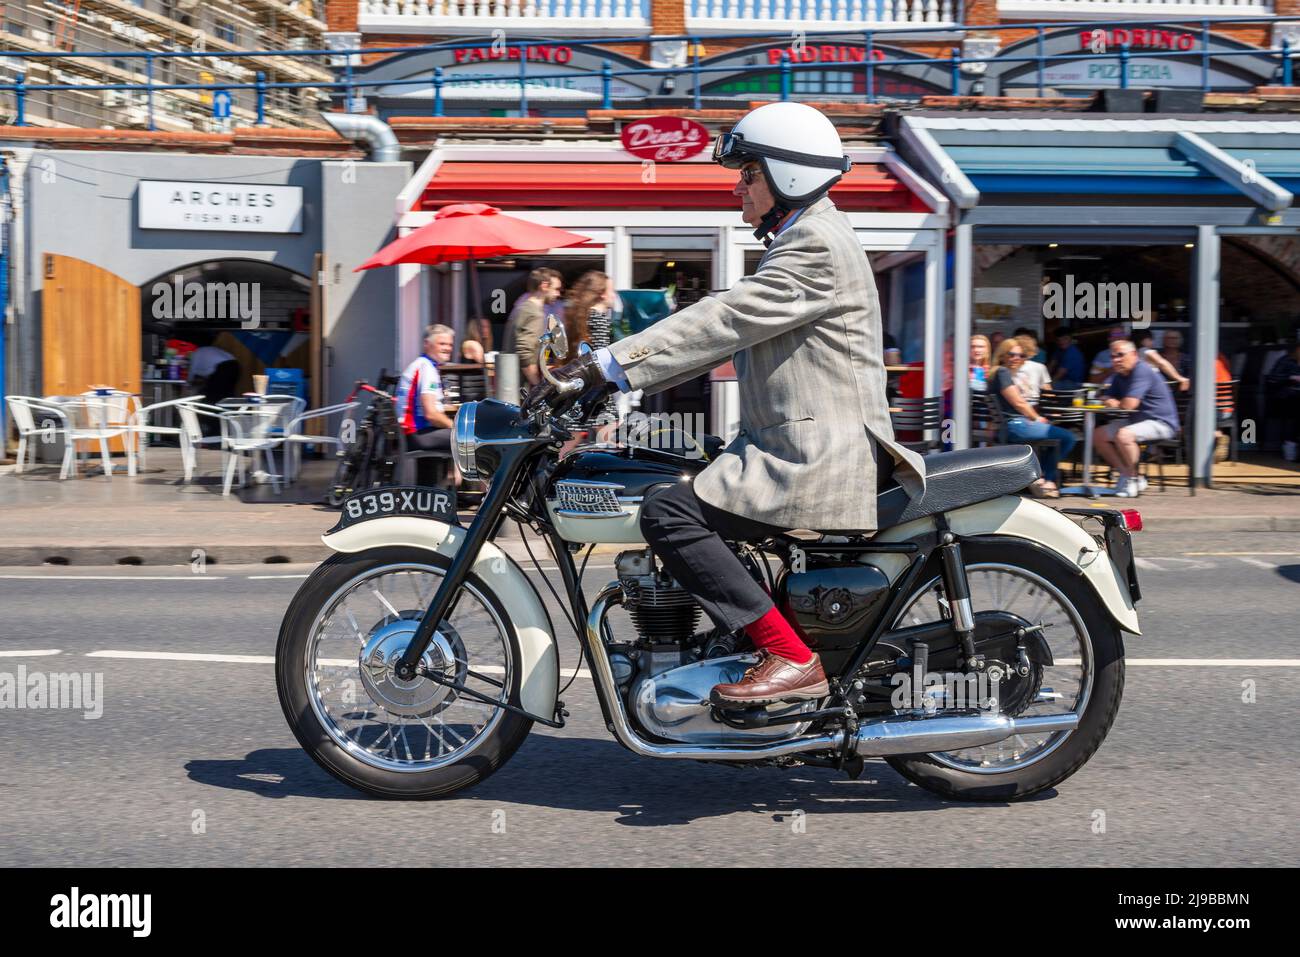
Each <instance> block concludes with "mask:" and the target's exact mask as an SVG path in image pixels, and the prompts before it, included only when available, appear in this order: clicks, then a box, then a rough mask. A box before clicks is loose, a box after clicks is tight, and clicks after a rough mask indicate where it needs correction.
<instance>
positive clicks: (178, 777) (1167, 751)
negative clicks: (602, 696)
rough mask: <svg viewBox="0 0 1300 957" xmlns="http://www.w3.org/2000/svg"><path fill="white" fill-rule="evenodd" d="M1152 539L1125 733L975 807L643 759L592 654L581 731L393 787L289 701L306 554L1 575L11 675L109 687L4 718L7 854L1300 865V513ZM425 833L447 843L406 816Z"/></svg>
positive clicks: (1171, 531)
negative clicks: (372, 786) (286, 685)
mask: <svg viewBox="0 0 1300 957" xmlns="http://www.w3.org/2000/svg"><path fill="white" fill-rule="evenodd" d="M114 481H115V482H116V480H114ZM122 484H123V485H124V486H125V485H126V484H127V483H122ZM1197 500H1198V501H1206V500H1202V498H1201V496H1197ZM276 510H277V509H276V508H272V509H270V511H269V512H268V514H274V512H275V511H276ZM6 511H7V512H13V511H14V510H13V509H8V510H6ZM307 514H309V515H310V514H311V512H310V510H308V511H307ZM1135 542H1136V548H1137V554H1138V567H1139V570H1140V571H1139V573H1140V575H1141V580H1142V589H1143V593H1144V596H1145V597H1144V598H1143V600H1142V602H1141V604H1140V606H1139V610H1140V615H1141V620H1142V627H1143V631H1144V634H1143V636H1142V637H1134V636H1125V637H1126V641H1125V645H1126V650H1127V655H1128V664H1127V678H1126V684H1125V689H1124V700H1123V703H1122V704H1121V706H1120V709H1119V714H1118V717H1117V719H1116V722H1115V725H1114V727H1113V729H1112V730H1111V732H1110V734H1109V736H1108V738H1107V740H1106V741H1105V743H1104V744H1103V745H1102V747H1101V749H1100V750H1099V751H1098V752H1097V754H1096V755H1094V756H1093V758H1092V759H1091V760H1090V761H1089V762H1088V763H1087V764H1086V765H1085V766H1084V767H1083V768H1082V769H1081V770H1080V771H1079V772H1078V773H1077V774H1075V775H1074V776H1073V777H1071V778H1069V779H1068V780H1066V781H1065V782H1063V783H1061V784H1060V785H1059V786H1058V787H1057V788H1055V789H1054V790H1051V791H1048V792H1045V793H1044V794H1042V795H1040V796H1039V797H1037V798H1035V799H1034V800H1030V801H1027V802H1024V803H1019V804H998V803H994V804H980V805H964V804H957V803H953V802H949V801H945V800H942V799H940V798H938V797H936V796H934V795H932V794H929V793H928V792H925V791H923V790H921V789H919V788H917V787H915V786H913V785H911V784H909V783H908V782H907V781H905V780H904V779H903V778H901V777H900V776H899V775H898V774H896V773H895V772H894V771H893V769H891V768H890V767H889V766H887V765H886V764H884V763H883V762H881V761H879V760H872V761H869V762H868V763H867V767H866V773H865V774H864V775H863V776H862V778H861V779H859V780H856V781H853V780H849V779H848V778H847V777H846V776H844V775H842V774H838V773H835V772H832V771H828V770H824V769H818V768H798V769H794V770H779V769H738V768H730V767H717V766H710V765H707V764H699V763H694V762H680V761H655V760H650V759H645V758H638V757H635V756H634V755H632V754H630V753H629V752H627V751H625V750H624V749H623V748H621V747H620V746H619V745H618V744H617V743H616V742H615V741H614V740H613V739H612V738H611V737H610V735H609V734H608V732H606V730H605V728H604V726H603V722H602V720H601V716H600V711H599V708H598V706H597V704H596V699H595V693H594V689H593V687H592V685H591V681H590V678H589V676H588V675H587V672H586V669H585V668H581V669H580V670H579V671H578V676H577V678H576V680H575V681H574V683H573V685H572V687H570V688H569V689H568V690H567V691H566V692H565V693H564V695H563V698H564V700H565V702H566V704H567V706H568V709H569V711H570V712H571V713H572V717H571V718H570V719H569V720H568V723H567V725H566V727H564V728H563V729H560V730H550V729H545V728H539V727H534V729H533V731H532V732H531V733H530V734H529V736H528V738H527V739H526V740H525V741H524V743H523V745H522V746H521V748H520V749H519V751H518V752H517V753H516V754H515V755H514V756H513V757H512V758H511V760H510V761H509V762H508V763H507V764H506V765H505V766H503V767H502V768H501V769H500V770H499V771H498V772H497V773H496V774H494V775H493V776H492V777H490V778H488V779H487V780H486V781H484V782H483V783H482V784H480V785H479V786H478V787H475V788H473V789H470V790H468V791H465V792H462V793H460V794H458V795H455V796H454V797H452V798H449V799H446V800H441V801H436V802H429V803H408V802H382V803H381V802H379V801H376V800H373V799H370V798H367V797H365V796H363V795H361V794H358V793H356V792H354V791H352V790H350V789H349V788H347V787H345V786H344V785H342V784H340V783H338V782H336V781H334V780H333V779H332V778H330V777H328V776H327V775H326V774H325V773H324V772H323V771H321V770H320V769H319V768H317V767H316V765H315V764H313V763H312V762H311V760H310V759H309V758H308V757H307V756H306V755H305V754H304V753H303V752H302V751H301V749H300V748H299V747H298V745H297V743H296V742H295V740H294V738H293V736H292V734H291V733H290V731H289V728H288V726H287V725H286V723H285V720H284V716H283V715H282V713H281V710H280V705H279V703H278V701H277V698H276V692H275V683H274V671H273V667H272V665H271V661H272V655H273V654H274V647H275V640H276V634H277V630H278V627H279V623H280V619H281V617H282V615H283V614H284V609H285V607H286V606H287V605H288V603H289V601H290V599H291V598H292V596H293V594H294V592H295V591H296V589H297V588H298V587H299V586H300V585H301V584H302V580H303V579H304V578H305V577H306V575H307V574H308V572H309V571H310V566H309V565H297V564H290V565H281V566H277V567H274V568H268V567H266V566H263V565H256V566H240V565H227V566H226V567H224V568H221V567H218V568H215V569H208V571H207V572H206V573H205V574H202V575H198V574H193V573H192V571H191V570H190V569H174V568H173V569H167V568H157V569H151V568H132V567H107V568H89V567H87V568H57V567H49V566H46V567H40V568H29V569H18V568H5V569H0V609H3V612H2V613H0V620H2V621H3V627H0V673H9V674H16V673H17V672H18V669H19V668H23V669H25V672H24V673H25V674H26V675H28V676H29V678H30V676H31V675H32V674H33V673H47V674H49V675H51V676H52V675H55V674H67V673H81V674H87V675H91V676H98V679H99V680H101V681H102V694H100V695H99V697H98V703H99V705H100V706H101V707H102V710H101V712H100V715H99V716H98V717H96V718H93V719H90V720H88V719H87V718H85V717H83V714H84V713H86V712H85V711H84V710H77V709H76V708H61V709H55V708H49V707H46V708H44V709H40V710H33V709H19V710H5V711H3V712H0V714H2V719H0V754H3V755H4V760H3V761H0V793H3V794H4V800H3V801H0V834H3V835H5V839H4V840H0V866H29V865H45V866H111V867H131V866H144V865H158V866H176V865H180V866H234V865H245V866H249V865H251V866H266V865H276V866H297V865H333V866H345V867H355V866H403V865H432V866H440V865H462V866H464V865H468V866H499V865H514V866H520V865H523V866H528V865H550V866H558V867H579V866H598V865H628V864H631V865H633V866H673V865H697V866H708V867H714V868H717V867H750V868H752V867H763V866H769V867H770V866H778V867H779V866H796V865H842V866H843V865H848V866H860V867H867V868H880V867H899V866H902V867H906V866H915V865H928V866H934V865H936V864H939V865H958V866H981V865H982V866H1048V867H1062V868H1064V867H1143V866H1176V867H1189V868H1191V867H1196V868H1203V867H1224V866H1245V867H1289V866H1294V864H1295V848H1296V841H1297V828H1296V820H1295V813H1294V807H1295V802H1294V795H1295V793H1296V790H1297V787H1300V744H1298V743H1297V742H1298V741H1300V739H1298V738H1297V736H1296V735H1295V734H1294V733H1293V732H1294V728H1295V720H1294V716H1295V715H1296V714H1297V713H1300V684H1298V683H1297V681H1296V678H1297V676H1300V654H1298V653H1297V648H1296V629H1295V609H1296V607H1297V602H1296V596H1297V594H1298V592H1297V588H1300V534H1298V533H1295V532H1243V531H1223V532H1212V533H1206V532H1204V531H1203V530H1202V529H1199V528H1198V527H1197V526H1195V525H1191V524H1181V525H1180V524H1177V523H1173V524H1169V525H1167V526H1166V527H1165V529H1164V530H1163V531H1146V532H1143V533H1142V534H1140V535H1138V536H1136V537H1135ZM611 560H612V559H611V557H610V556H600V555H598V556H595V557H593V559H592V563H591V566H590V567H589V568H588V569H587V575H586V580H585V584H586V588H587V591H588V594H591V593H592V591H593V590H594V589H595V588H597V587H599V586H600V585H602V584H604V583H605V582H606V581H608V580H609V579H610V577H611V576H612V573H613V570H612V568H611V567H610V564H609V563H610V561H611ZM530 574H532V575H533V576H534V578H535V579H536V578H537V577H539V576H538V575H537V573H535V572H530ZM542 594H543V596H544V599H545V601H546V602H547V604H548V606H550V607H551V609H552V613H553V617H554V618H555V621H556V622H557V625H558V626H559V628H560V631H561V634H560V635H559V643H560V649H561V666H562V668H563V669H564V672H565V674H566V675H567V674H571V673H572V671H573V669H574V666H575V665H577V664H579V663H580V661H579V658H578V654H577V646H576V642H575V638H574V636H573V634H572V633H571V632H570V631H568V629H567V626H566V625H565V624H564V622H563V619H562V618H561V617H560V615H559V614H558V610H557V609H556V608H555V605H554V601H553V599H552V598H551V597H550V596H549V595H548V594H547V593H546V592H545V590H544V589H543V591H542ZM615 627H616V634H617V635H620V636H622V635H624V634H625V629H626V623H625V622H624V621H622V620H620V621H618V622H616V623H615ZM1288 714H1290V715H1292V718H1289V719H1288V718H1287V717H1286V715H1288ZM377 821H382V825H381V826H378V827H377V826H376V823H377ZM411 833H418V834H422V835H426V836H427V837H428V840H424V841H415V842H411V841H406V840H398V839H388V838H387V835H401V834H411Z"/></svg>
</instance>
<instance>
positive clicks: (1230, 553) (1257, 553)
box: [1185, 552, 1300, 556]
mask: <svg viewBox="0 0 1300 957" xmlns="http://www.w3.org/2000/svg"><path fill="white" fill-rule="evenodd" d="M1185 554H1187V555H1237V556H1240V555H1293V556H1294V555H1300V552H1186V553H1185Z"/></svg>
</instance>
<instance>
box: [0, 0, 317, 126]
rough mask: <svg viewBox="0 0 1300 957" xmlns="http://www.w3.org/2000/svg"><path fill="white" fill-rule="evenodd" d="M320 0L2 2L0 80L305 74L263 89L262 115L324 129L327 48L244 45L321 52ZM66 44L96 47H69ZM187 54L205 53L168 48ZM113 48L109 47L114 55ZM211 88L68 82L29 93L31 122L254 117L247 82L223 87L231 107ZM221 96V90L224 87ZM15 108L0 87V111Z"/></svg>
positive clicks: (207, 121)
mask: <svg viewBox="0 0 1300 957" xmlns="http://www.w3.org/2000/svg"><path fill="white" fill-rule="evenodd" d="M323 7H324V3H323V0H292V2H283V0H239V2H235V0H135V2H132V0H24V2H17V3H15V2H0V50H9V51H15V52H17V53H20V54H22V56H5V57H0V83H12V82H14V81H15V80H16V79H17V78H18V76H20V75H21V76H23V77H24V81H25V82H26V83H31V84H59V85H67V86H70V87H77V86H105V85H119V84H161V85H164V86H165V85H168V84H185V85H190V84H199V85H211V86H214V87H219V86H220V85H221V84H226V83H229V84H232V85H235V84H244V85H251V84H253V83H254V82H255V81H256V80H257V77H258V75H259V74H261V76H262V78H263V79H264V80H265V81H266V82H267V83H268V84H276V83H297V84H308V85H304V86H301V87H297V88H292V89H286V88H283V87H278V88H277V87H272V88H271V89H269V90H268V91H267V97H266V100H265V110H264V119H265V120H266V121H268V122H272V123H274V124H275V125H277V126H290V127H321V126H322V125H323V124H322V122H321V120H320V119H319V117H318V116H317V115H316V114H317V111H318V109H319V108H320V107H321V106H322V105H323V104H324V103H325V101H326V100H327V98H328V95H329V91H328V90H327V89H318V88H315V87H313V86H311V85H309V84H313V83H329V82H331V81H332V80H333V79H334V73H333V71H332V70H331V69H330V64H329V58H328V57H327V56H317V57H301V56H298V57H288V56H279V55H276V54H275V53H273V52H270V53H259V54H258V55H256V56H240V57H232V56H230V55H229V54H232V53H236V52H239V51H249V50H256V51H262V50H270V51H275V50H283V51H294V50H319V49H321V48H322V46H323V40H322V36H323V34H324V33H325V30H326V26H325V23H324V20H323V19H322V17H323V14H324V10H323ZM69 53H83V54H84V53H90V54H98V55H96V56H86V57H75V58H74V57H69V56H67V54H69ZM167 53H185V54H195V53H199V54H203V55H201V56H192V55H191V56H183V57H175V56H173V57H169V56H165V55H162V54H167ZM113 54H116V55H113ZM215 92H217V91H216V90H214V89H206V90H159V91H158V92H156V93H155V94H154V95H153V97H152V103H150V102H148V98H147V97H146V95H145V94H144V93H141V92H139V91H136V90H102V89H88V90H78V89H66V90H53V91H51V90H45V91H40V92H36V91H33V92H32V93H29V94H27V97H26V101H25V103H24V113H25V119H26V122H27V123H29V124H32V125H40V126H76V127H107V128H113V129H144V128H147V127H148V126H149V125H150V124H151V123H152V125H153V127H154V128H156V129H162V130H197V131H209V132H215V131H220V130H223V129H225V128H227V127H228V126H229V124H231V123H232V122H233V123H235V124H241V123H251V122H255V121H256V120H257V112H256V94H255V93H254V92H253V91H252V90H251V89H243V90H230V91H227V92H228V95H229V97H230V116H229V117H228V118H218V117H217V116H215V115H214V114H215V113H216V112H217V111H216V110H215V109H214V103H213V99H214V93H215ZM223 99H224V97H223ZM15 111H16V104H15V102H14V94H13V93H12V92H9V91H6V92H0V121H3V122H10V121H11V120H12V117H13V115H14V113H15Z"/></svg>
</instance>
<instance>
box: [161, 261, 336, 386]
mask: <svg viewBox="0 0 1300 957" xmlns="http://www.w3.org/2000/svg"><path fill="white" fill-rule="evenodd" d="M313 312H314V310H313V303H312V283H311V280H310V279H308V278H307V277H306V276H303V275H301V274H299V273H297V272H294V271H293V270H290V269H286V268H284V267H283V266H278V265H276V264H274V263H268V262H260V261H258V260H251V259H219V260H209V261H205V262H198V263H191V264H189V265H186V266H181V267H178V268H176V269H170V270H168V271H167V272H166V273H163V274H162V275H159V276H155V277H154V278H153V279H151V280H149V281H148V282H146V283H144V284H143V285H142V286H141V287H140V313H139V321H140V328H141V330H142V335H141V338H140V351H141V355H140V358H141V361H142V368H143V369H144V372H145V375H144V377H143V381H142V386H143V387H144V397H145V400H146V401H147V402H151V401H161V400H163V399H167V398H174V397H175V396H176V395H179V394H180V392H181V389H182V388H183V386H184V382H185V380H186V378H187V377H188V374H189V372H190V371H191V370H190V369H189V367H188V365H189V363H188V357H191V356H193V355H194V353H195V352H196V351H197V349H199V348H202V347H215V348H216V349H218V350H221V351H222V352H224V353H227V354H228V355H229V356H231V357H232V358H233V359H234V360H235V361H236V362H237V363H238V365H239V372H238V376H237V377H236V378H235V380H234V381H233V383H232V384H231V386H230V389H231V391H232V393H233V394H239V393H241V392H247V391H250V390H251V389H252V388H253V376H254V375H263V374H267V372H268V370H277V371H276V372H272V373H270V374H271V375H272V376H273V377H276V380H275V381H273V383H272V389H273V391H286V392H292V393H293V394H300V395H302V397H303V398H305V399H306V398H311V397H312V395H313V389H312V385H313V382H312V379H313V377H314V376H316V375H318V374H319V373H318V366H319V363H318V361H317V360H318V356H319V341H320V330H319V329H318V328H316V326H317V325H318V324H317V323H314V322H313V321H312V316H313ZM211 355H215V353H212V354H211ZM208 356H209V354H206V353H205V354H204V355H203V356H201V357H200V359H199V360H196V361H210V359H209V358H208Z"/></svg>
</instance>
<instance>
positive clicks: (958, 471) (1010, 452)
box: [876, 445, 1042, 528]
mask: <svg viewBox="0 0 1300 957" xmlns="http://www.w3.org/2000/svg"><path fill="white" fill-rule="evenodd" d="M923 461H924V462H925V494H924V495H922V496H921V497H920V498H916V499H912V498H908V496H907V492H905V491H904V490H903V487H902V486H901V485H895V486H893V487H892V488H888V489H885V490H883V491H881V492H880V495H879V497H878V498H877V500H876V523H877V525H878V527H880V528H893V527H894V526H895V525H902V524H903V523H904V522H910V521H912V520H914V519H918V518H924V517H925V516H927V515H937V514H939V513H940V512H946V511H949V510H950V509H954V508H961V507H962V506H964V505H974V504H975V503H977V502H986V501H988V500H989V499H991V498H997V497H998V496H1001V495H1014V494H1016V493H1017V492H1021V491H1023V490H1024V489H1025V488H1026V487H1027V486H1029V485H1030V484H1031V483H1033V482H1035V481H1037V480H1038V479H1039V478H1040V477H1041V474H1042V473H1041V472H1040V470H1039V467H1038V457H1037V456H1036V455H1034V450H1033V449H1031V448H1030V447H1029V446H1027V445H995V446H993V447H991V448H986V449H963V450H961V451H960V452H938V453H935V454H934V455H927V456H924V457H923Z"/></svg>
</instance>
